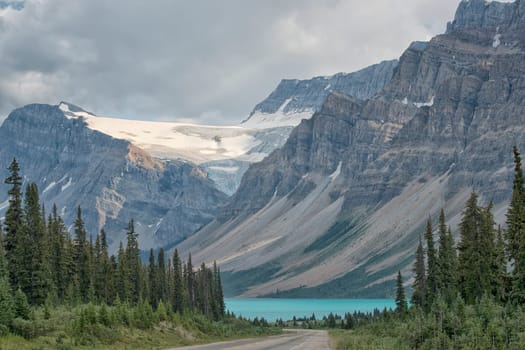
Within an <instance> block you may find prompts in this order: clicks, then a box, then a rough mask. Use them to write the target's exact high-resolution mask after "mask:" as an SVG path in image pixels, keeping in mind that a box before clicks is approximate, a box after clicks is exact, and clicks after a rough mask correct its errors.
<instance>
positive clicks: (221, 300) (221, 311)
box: [216, 267, 226, 317]
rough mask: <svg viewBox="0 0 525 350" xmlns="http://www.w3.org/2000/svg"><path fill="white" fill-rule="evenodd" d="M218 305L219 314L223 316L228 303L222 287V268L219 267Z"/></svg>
mask: <svg viewBox="0 0 525 350" xmlns="http://www.w3.org/2000/svg"><path fill="white" fill-rule="evenodd" d="M216 288H217V305H218V308H219V316H220V317H223V316H224V314H225V313H226V305H225V304H224V291H223V289H222V279H221V269H220V267H217V287H216Z"/></svg>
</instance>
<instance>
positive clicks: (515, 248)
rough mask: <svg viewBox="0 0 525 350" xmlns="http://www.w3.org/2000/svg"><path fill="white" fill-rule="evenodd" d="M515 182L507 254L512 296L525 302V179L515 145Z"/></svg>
mask: <svg viewBox="0 0 525 350" xmlns="http://www.w3.org/2000/svg"><path fill="white" fill-rule="evenodd" d="M513 153H514V182H513V186H512V198H511V201H510V204H509V208H508V211H507V227H508V228H507V231H506V233H505V237H506V239H507V254H508V256H509V259H510V261H511V263H512V264H513V269H512V275H511V278H512V290H511V298H512V299H513V300H514V301H516V302H519V303H524V302H525V187H524V186H525V180H524V178H523V168H522V165H521V156H520V153H519V151H518V149H517V147H514V149H513Z"/></svg>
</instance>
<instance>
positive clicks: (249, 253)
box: [179, 0, 525, 296]
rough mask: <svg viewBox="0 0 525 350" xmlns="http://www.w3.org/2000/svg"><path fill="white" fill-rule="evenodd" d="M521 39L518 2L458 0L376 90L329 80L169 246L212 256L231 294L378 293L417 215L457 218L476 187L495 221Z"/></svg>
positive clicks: (524, 135)
mask: <svg viewBox="0 0 525 350" xmlns="http://www.w3.org/2000/svg"><path fill="white" fill-rule="evenodd" d="M524 38H525V1H521V0H517V1H516V2H514V3H506V4H501V3H497V2H490V3H489V2H485V1H483V0H470V1H464V2H462V3H461V4H460V6H459V8H458V11H457V13H456V18H455V20H454V22H452V23H451V24H449V26H448V30H447V33H446V34H444V35H440V36H437V37H435V38H433V39H432V40H431V41H430V42H428V43H426V42H416V43H413V44H412V45H411V46H410V47H409V48H408V49H407V50H406V51H405V52H404V53H403V55H402V57H401V58H400V61H399V65H398V66H397V68H396V69H395V71H394V74H393V77H392V80H391V81H390V83H389V84H387V85H386V86H385V88H384V89H383V90H382V91H381V92H380V93H379V94H377V95H375V96H373V97H372V98H371V99H369V100H364V101H363V100H359V99H358V98H355V97H350V96H345V95H341V94H336V93H332V94H331V95H330V96H329V97H328V99H327V100H326V101H325V102H324V104H323V106H322V108H321V110H320V111H319V112H318V113H316V114H315V115H314V116H313V117H312V118H311V119H310V120H303V121H302V122H301V123H300V124H299V125H298V127H296V128H295V129H294V130H293V132H292V134H291V135H290V138H289V139H288V141H287V142H286V144H285V145H284V146H283V147H282V148H281V149H279V150H277V151H275V152H273V153H272V154H271V155H270V156H269V157H267V158H266V159H264V160H263V161H262V162H260V163H257V164H253V165H251V166H250V168H249V169H248V171H247V172H246V174H245V176H244V177H243V179H242V182H241V185H240V187H239V190H238V191H237V192H236V193H235V195H234V196H233V197H232V198H231V199H230V200H229V201H228V204H227V205H226V206H224V207H223V208H221V210H220V213H219V215H218V217H217V219H216V220H214V221H213V222H212V223H210V224H209V225H207V226H206V227H204V228H203V229H202V230H200V231H199V232H198V233H197V234H196V235H195V236H193V237H191V238H190V239H188V240H187V241H185V242H183V243H182V244H181V245H179V249H182V250H185V251H188V250H189V251H192V252H193V253H194V258H195V260H196V261H209V260H212V259H217V260H218V261H220V262H221V266H222V268H223V270H225V271H229V274H228V275H227V276H229V277H230V278H229V282H230V283H231V284H232V286H233V287H232V290H233V293H236V294H244V295H266V294H272V293H275V292H277V291H279V292H280V293H279V295H294V296H298V295H301V296H305V295H317V296H320V295H322V296H384V295H387V294H388V293H389V292H391V291H393V290H394V289H393V285H394V279H395V272H397V270H398V269H401V270H403V273H404V274H406V275H410V274H411V264H412V260H413V253H414V251H415V246H416V244H417V241H418V235H420V234H421V232H422V230H423V228H424V223H425V221H426V220H427V218H428V217H429V215H430V216H432V217H437V214H438V212H439V210H440V209H441V208H442V207H444V208H445V209H446V214H447V216H448V219H449V224H451V225H452V226H453V227H455V226H457V222H458V219H459V216H460V214H461V211H462V209H463V205H464V203H465V201H466V199H467V197H468V195H469V194H470V192H471V191H472V190H475V191H478V192H479V193H480V194H481V197H482V200H483V201H485V202H486V203H487V202H488V201H491V200H492V201H494V204H495V214H496V218H497V219H498V220H499V222H503V221H504V212H505V207H506V205H507V202H508V199H509V196H510V191H511V188H512V185H511V184H512V154H511V150H512V146H513V145H517V146H518V147H520V148H521V149H525V98H524V97H525V60H524V59H523V57H524V55H525V39H524ZM283 291H287V292H286V293H283Z"/></svg>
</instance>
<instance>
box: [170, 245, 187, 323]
mask: <svg viewBox="0 0 525 350" xmlns="http://www.w3.org/2000/svg"><path fill="white" fill-rule="evenodd" d="M173 274H174V276H173V284H174V286H173V288H174V292H173V301H172V303H173V309H174V311H175V312H179V313H181V312H182V309H183V305H184V292H183V287H184V286H183V280H182V262H181V260H180V257H179V252H178V251H177V249H175V252H174V253H173Z"/></svg>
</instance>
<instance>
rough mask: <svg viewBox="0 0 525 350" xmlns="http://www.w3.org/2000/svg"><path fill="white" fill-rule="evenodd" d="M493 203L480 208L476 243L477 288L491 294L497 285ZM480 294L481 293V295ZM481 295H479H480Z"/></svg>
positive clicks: (497, 272)
mask: <svg viewBox="0 0 525 350" xmlns="http://www.w3.org/2000/svg"><path fill="white" fill-rule="evenodd" d="M492 207H493V204H492V203H490V204H489V205H488V206H487V207H486V208H480V211H481V227H480V231H479V232H480V237H479V242H476V243H477V250H478V252H479V255H480V260H479V262H478V264H477V267H478V270H479V272H478V278H479V280H478V283H479V285H478V288H479V289H481V290H482V291H483V292H482V293H483V294H487V295H492V293H493V292H494V289H495V288H496V285H497V278H498V274H499V272H500V271H499V270H500V269H499V267H498V266H497V265H498V264H497V261H496V258H497V253H496V245H495V242H496V232H495V229H494V227H495V222H494V216H493V215H492ZM483 294H482V295H483ZM480 296H481V295H480Z"/></svg>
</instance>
